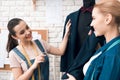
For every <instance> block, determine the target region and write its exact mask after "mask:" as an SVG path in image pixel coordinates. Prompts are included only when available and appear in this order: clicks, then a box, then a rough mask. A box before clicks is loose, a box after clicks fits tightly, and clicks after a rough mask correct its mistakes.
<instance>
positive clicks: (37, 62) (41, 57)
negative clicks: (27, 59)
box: [32, 54, 45, 69]
mask: <svg viewBox="0 0 120 80" xmlns="http://www.w3.org/2000/svg"><path fill="white" fill-rule="evenodd" d="M44 57H45V55H44V54H40V55H38V56H37V57H36V58H35V61H34V63H33V65H32V67H33V68H34V69H36V68H37V66H38V64H39V63H41V62H44V61H45V58H44Z"/></svg>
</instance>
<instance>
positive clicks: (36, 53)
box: [20, 42, 40, 80]
mask: <svg viewBox="0 0 120 80" xmlns="http://www.w3.org/2000/svg"><path fill="white" fill-rule="evenodd" d="M31 46H32V48H33V51H34V52H35V56H38V55H39V53H38V50H37V47H36V46H35V44H34V43H33V42H32V43H31ZM20 48H21V51H22V54H23V55H24V56H25V58H26V59H27V62H28V65H29V66H32V63H31V62H30V58H29V56H28V54H27V52H26V50H25V48H24V47H23V45H22V43H20ZM38 79H39V80H40V65H38ZM32 80H35V79H34V74H33V75H32Z"/></svg>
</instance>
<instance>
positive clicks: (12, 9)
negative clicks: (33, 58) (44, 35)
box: [0, 0, 82, 80]
mask: <svg viewBox="0 0 120 80" xmlns="http://www.w3.org/2000/svg"><path fill="white" fill-rule="evenodd" d="M45 1H46V0H37V1H36V11H34V10H33V6H32V0H0V27H6V25H7V22H8V20H9V19H11V18H13V17H19V18H22V19H24V20H25V21H26V22H27V24H28V25H29V26H30V27H31V28H37V29H39V28H45V29H48V30H49V36H48V38H49V40H48V42H49V43H50V44H52V45H54V46H56V47H58V45H59V44H60V42H61V40H62V33H63V25H64V21H65V18H66V16H67V15H68V14H69V13H71V12H73V11H76V10H78V9H79V8H80V7H81V5H82V0H62V23H61V24H47V23H46V14H45V11H46V3H45ZM51 4H52V3H51ZM58 16H59V15H58ZM49 58H50V80H60V67H59V66H60V57H59V56H53V55H49ZM54 60H55V62H54ZM53 65H54V66H55V68H54V66H53ZM54 72H55V74H54ZM2 76H3V77H2ZM54 76H55V77H54ZM9 77H10V72H9V71H0V80H9Z"/></svg>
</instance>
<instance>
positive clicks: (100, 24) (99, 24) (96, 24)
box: [91, 8, 106, 36]
mask: <svg viewBox="0 0 120 80" xmlns="http://www.w3.org/2000/svg"><path fill="white" fill-rule="evenodd" d="M92 18H93V20H92V22H91V26H93V28H94V30H95V31H94V33H95V35H96V36H101V35H104V34H105V32H106V22H105V20H106V18H105V16H104V15H103V14H102V13H101V12H100V11H99V9H98V8H94V9H93V12H92Z"/></svg>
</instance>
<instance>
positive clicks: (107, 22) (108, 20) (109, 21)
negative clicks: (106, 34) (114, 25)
mask: <svg viewBox="0 0 120 80" xmlns="http://www.w3.org/2000/svg"><path fill="white" fill-rule="evenodd" d="M111 21H112V15H111V14H107V15H106V19H105V23H106V24H110V23H111Z"/></svg>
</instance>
